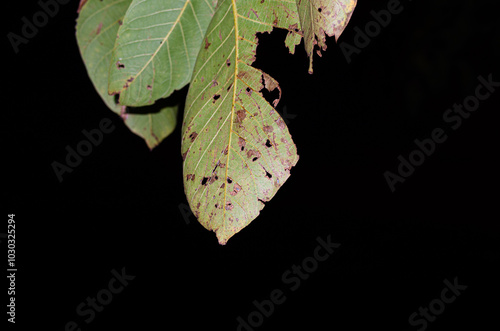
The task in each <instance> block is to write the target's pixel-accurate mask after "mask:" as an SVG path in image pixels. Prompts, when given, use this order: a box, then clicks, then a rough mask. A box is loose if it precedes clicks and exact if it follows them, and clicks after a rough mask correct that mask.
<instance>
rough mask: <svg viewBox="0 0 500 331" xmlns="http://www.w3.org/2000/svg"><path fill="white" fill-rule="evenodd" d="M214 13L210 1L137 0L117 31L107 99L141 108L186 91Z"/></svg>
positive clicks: (134, 0)
mask: <svg viewBox="0 0 500 331" xmlns="http://www.w3.org/2000/svg"><path fill="white" fill-rule="evenodd" d="M214 7H215V5H214V4H213V3H212V0H210V1H209V0H133V1H132V3H131V5H130V7H129V9H128V10H127V13H126V14H125V18H124V20H123V24H122V25H121V26H120V28H119V30H118V38H117V39H116V44H115V49H114V51H113V57H112V65H111V66H110V76H109V93H110V94H119V95H120V98H119V101H120V104H124V105H127V106H134V107H137V106H145V105H149V104H152V103H154V102H155V101H156V100H158V99H161V98H165V97H168V96H169V95H170V94H172V92H173V91H174V90H179V89H181V88H182V87H184V86H185V85H187V84H188V83H189V81H190V79H191V74H192V72H193V67H194V63H195V60H196V56H197V55H198V52H199V50H200V47H201V42H202V40H203V36H204V35H205V32H206V29H207V26H208V24H209V23H210V20H211V19H212V15H213V13H214Z"/></svg>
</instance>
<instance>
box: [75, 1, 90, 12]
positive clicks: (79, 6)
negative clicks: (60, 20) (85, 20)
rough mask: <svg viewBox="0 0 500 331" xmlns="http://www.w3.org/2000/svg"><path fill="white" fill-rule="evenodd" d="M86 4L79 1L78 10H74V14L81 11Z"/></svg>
mask: <svg viewBox="0 0 500 331" xmlns="http://www.w3.org/2000/svg"><path fill="white" fill-rule="evenodd" d="M86 3H87V0H80V4H79V5H78V9H77V10H76V12H77V13H79V12H80V10H82V7H83V5H85V4H86Z"/></svg>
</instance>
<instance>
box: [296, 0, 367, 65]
mask: <svg viewBox="0 0 500 331" xmlns="http://www.w3.org/2000/svg"><path fill="white" fill-rule="evenodd" d="M296 1H297V10H298V13H299V17H300V23H301V26H302V31H303V34H304V46H305V48H306V52H307V55H308V56H309V73H312V72H313V65H312V63H313V51H314V46H315V45H318V47H319V49H318V50H317V52H318V55H320V56H321V50H323V51H325V50H326V35H328V36H329V37H332V36H335V40H337V39H338V38H339V37H340V35H341V34H342V32H343V31H344V29H345V28H346V26H347V24H348V23H349V20H350V19H351V16H352V13H353V11H354V8H355V7H356V2H357V0H296Z"/></svg>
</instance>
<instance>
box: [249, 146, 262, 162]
mask: <svg viewBox="0 0 500 331" xmlns="http://www.w3.org/2000/svg"><path fill="white" fill-rule="evenodd" d="M247 157H248V158H249V159H250V158H252V161H254V162H255V161H257V159H258V158H259V157H260V152H259V151H256V150H254V149H250V150H249V151H248V152H247Z"/></svg>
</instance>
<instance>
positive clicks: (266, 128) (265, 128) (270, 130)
mask: <svg viewBox="0 0 500 331" xmlns="http://www.w3.org/2000/svg"><path fill="white" fill-rule="evenodd" d="M262 130H264V132H267V133H269V132H273V127H272V126H270V125H264V127H263V128H262Z"/></svg>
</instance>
